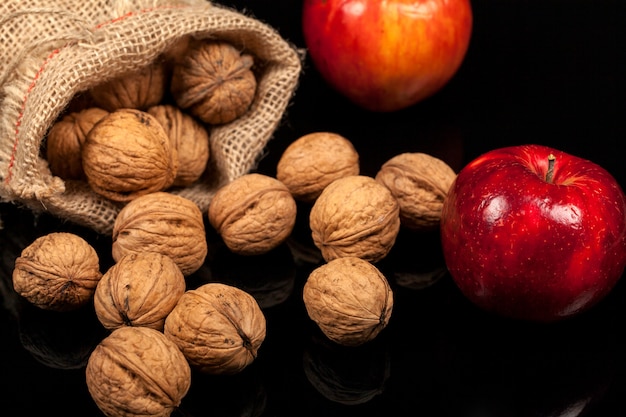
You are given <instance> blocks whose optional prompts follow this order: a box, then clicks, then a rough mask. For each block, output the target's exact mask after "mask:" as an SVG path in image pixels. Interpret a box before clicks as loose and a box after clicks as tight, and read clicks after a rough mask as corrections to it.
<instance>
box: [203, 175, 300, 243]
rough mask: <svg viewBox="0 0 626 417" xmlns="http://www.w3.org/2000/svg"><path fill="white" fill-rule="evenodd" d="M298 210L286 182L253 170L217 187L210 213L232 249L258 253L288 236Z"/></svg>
mask: <svg viewBox="0 0 626 417" xmlns="http://www.w3.org/2000/svg"><path fill="white" fill-rule="evenodd" d="M296 211H297V209H296V202H295V200H294V198H293V196H292V195H291V193H290V192H289V190H288V189H287V187H285V185H284V184H283V183H282V182H280V181H278V180H277V179H276V178H272V177H270V176H267V175H263V174H258V173H250V174H245V175H242V176H241V177H239V178H237V179H235V180H233V181H231V182H230V183H228V184H226V185H224V186H223V187H222V188H220V189H219V190H217V192H216V193H215V195H214V196H213V199H212V200H211V203H210V204H209V209H208V217H209V222H210V223H211V226H213V228H215V230H216V231H217V232H218V233H219V234H220V235H221V237H222V239H223V240H224V243H225V244H226V246H228V248H229V249H230V250H231V251H233V252H234V253H237V254H240V255H258V254H261V253H266V252H268V251H270V250H272V249H274V248H276V247H277V246H278V245H280V244H281V243H283V242H284V241H285V240H286V239H287V237H288V236H289V235H290V234H291V231H292V230H293V227H294V225H295V223H296Z"/></svg>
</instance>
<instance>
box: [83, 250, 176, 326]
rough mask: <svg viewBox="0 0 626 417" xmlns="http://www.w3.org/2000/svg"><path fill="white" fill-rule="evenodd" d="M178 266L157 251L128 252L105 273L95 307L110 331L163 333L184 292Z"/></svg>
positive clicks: (98, 315) (101, 320) (96, 296)
mask: <svg viewBox="0 0 626 417" xmlns="http://www.w3.org/2000/svg"><path fill="white" fill-rule="evenodd" d="M185 287H186V282H185V277H184V275H183V273H182V272H181V270H180V268H178V266H177V265H176V263H175V262H174V261H173V260H172V259H171V258H170V257H169V256H166V255H162V254H160V253H156V252H138V253H129V254H127V255H125V256H122V258H121V259H120V260H119V261H118V262H116V263H115V264H114V265H113V266H112V267H110V268H109V270H108V271H106V272H105V273H104V275H103V276H102V279H101V280H100V282H99V283H98V286H97V287H96V292H95V294H94V307H95V311H96V315H97V317H98V320H99V321H100V323H102V325H103V326H104V327H105V328H106V329H108V330H114V329H117V328H118V327H122V326H142V327H150V328H152V329H155V330H160V331H162V330H163V324H164V323H165V317H167V315H168V314H169V313H170V312H171V311H172V309H173V308H174V306H175V305H176V303H177V302H178V299H179V298H180V297H181V296H182V295H183V293H184V292H185V289H186V288H185Z"/></svg>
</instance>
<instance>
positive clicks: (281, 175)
mask: <svg viewBox="0 0 626 417" xmlns="http://www.w3.org/2000/svg"><path fill="white" fill-rule="evenodd" d="M359 169H360V168H359V154H358V153H357V151H356V149H354V146H353V145H352V142H350V141H349V140H348V139H346V138H345V137H343V136H341V135H339V134H336V133H331V132H314V133H309V134H307V135H304V136H301V137H299V138H298V139H296V140H295V141H293V142H292V143H291V144H289V146H287V148H286V149H285V151H284V152H283V154H282V155H281V157H280V159H279V161H278V165H277V167H276V178H277V179H278V180H279V181H281V182H282V183H283V184H285V185H286V186H287V188H288V189H289V191H290V192H291V194H292V195H293V196H294V198H295V199H296V200H300V201H304V202H312V201H314V200H315V199H316V198H317V197H318V196H319V195H320V193H321V192H322V190H323V189H324V188H326V186H327V185H328V184H330V183H331V182H333V181H334V180H336V179H338V178H342V177H346V176H348V175H358V174H359Z"/></svg>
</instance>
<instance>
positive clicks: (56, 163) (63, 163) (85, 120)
mask: <svg viewBox="0 0 626 417" xmlns="http://www.w3.org/2000/svg"><path fill="white" fill-rule="evenodd" d="M108 114H109V112H108V111H106V110H104V109H101V108H99V107H89V108H86V109H83V110H80V111H75V112H71V113H68V114H66V115H65V116H63V117H62V118H61V119H60V120H58V121H56V122H55V123H54V124H53V125H52V127H51V128H50V131H49V132H48V136H47V140H46V159H47V160H48V164H49V166H50V171H51V172H52V174H54V175H57V176H59V177H61V178H63V179H66V180H84V179H85V173H84V172H83V162H82V156H81V154H82V148H83V144H84V143H85V139H86V138H87V133H89V131H90V130H91V128H92V127H93V126H94V125H95V124H96V123H98V122H99V121H100V120H101V119H102V118H103V117H104V116H106V115H108Z"/></svg>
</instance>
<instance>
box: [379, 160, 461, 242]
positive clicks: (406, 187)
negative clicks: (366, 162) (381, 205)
mask: <svg viewBox="0 0 626 417" xmlns="http://www.w3.org/2000/svg"><path fill="white" fill-rule="evenodd" d="M455 178H456V173H455V172H454V170H453V169H452V168H451V167H450V166H449V165H448V164H446V163H445V162H444V161H442V160H441V159H438V158H435V157H433V156H431V155H428V154H425V153H420V152H414V153H411V152H407V153H402V154H399V155H396V156H394V157H393V158H391V159H389V160H388V161H387V162H385V163H384V164H383V165H382V167H381V168H380V170H379V171H378V173H377V174H376V180H377V181H379V182H380V183H381V184H383V185H385V186H386V187H387V188H389V190H390V191H391V194H393V196H394V197H395V198H396V200H398V204H399V205H400V222H401V224H402V225H403V226H405V227H407V228H408V229H412V230H433V229H436V228H438V227H439V220H440V219H441V209H442V207H443V200H444V199H445V197H446V195H447V194H448V190H449V189H450V186H451V185H452V182H453V181H454V179H455Z"/></svg>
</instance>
